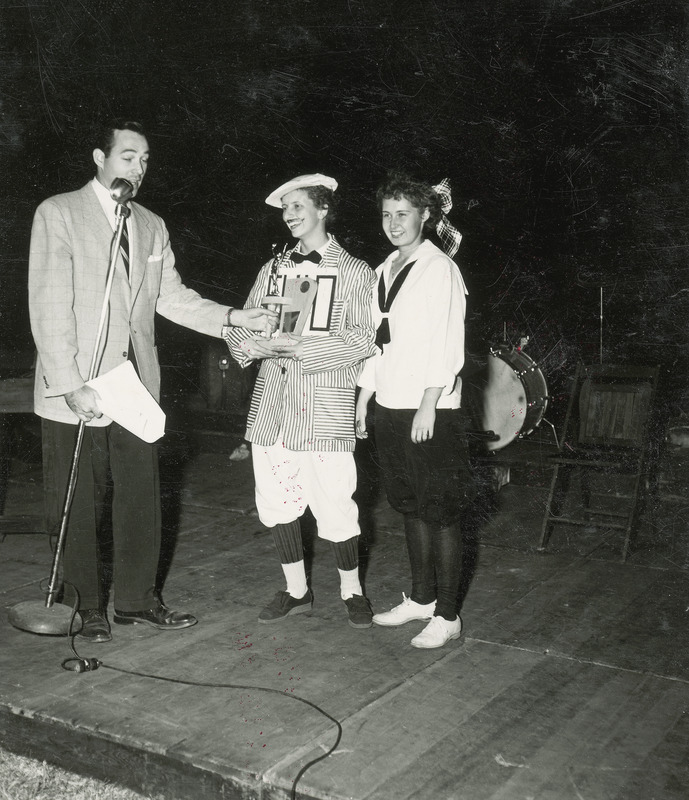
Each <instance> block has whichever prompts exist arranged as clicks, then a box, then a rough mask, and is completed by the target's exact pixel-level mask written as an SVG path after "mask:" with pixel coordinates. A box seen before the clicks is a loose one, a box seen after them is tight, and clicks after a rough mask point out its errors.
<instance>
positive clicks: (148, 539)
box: [29, 121, 268, 642]
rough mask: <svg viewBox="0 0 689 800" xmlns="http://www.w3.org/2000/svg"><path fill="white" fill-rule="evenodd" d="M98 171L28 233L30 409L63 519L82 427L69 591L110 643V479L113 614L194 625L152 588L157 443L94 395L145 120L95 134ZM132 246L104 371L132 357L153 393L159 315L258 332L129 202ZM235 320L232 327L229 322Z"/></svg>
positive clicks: (123, 261) (51, 499)
mask: <svg viewBox="0 0 689 800" xmlns="http://www.w3.org/2000/svg"><path fill="white" fill-rule="evenodd" d="M95 144H96V149H94V151H93V159H94V162H95V165H96V177H95V178H94V179H93V180H92V181H91V182H90V183H88V184H87V185H86V186H84V187H83V188H81V189H79V190H78V191H75V192H69V193H66V194H60V195H57V196H55V197H51V198H49V199H48V200H45V201H44V202H43V203H42V204H41V205H40V206H39V208H38V209H37V211H36V214H35V217H34V223H33V228H32V232H31V251H30V259H29V309H30V316H31V329H32V333H33V337H34V341H35V344H36V349H37V362H36V379H35V390H34V407H35V412H36V414H37V415H38V416H40V417H41V418H42V435H43V460H44V483H45V499H46V515H47V518H48V524H49V526H50V529H51V530H55V529H56V528H57V527H58V526H59V523H60V520H61V514H62V508H63V504H64V498H65V494H66V487H67V484H68V480H69V474H70V466H71V462H72V457H73V453H74V452H75V432H76V430H77V428H76V426H77V425H78V424H79V423H80V421H81V422H84V423H85V426H86V427H85V430H84V434H85V435H84V439H83V446H82V448H81V456H80V462H79V471H78V479H77V482H76V487H75V492H74V499H73V502H72V506H71V512H70V515H69V527H68V530H67V536H66V543H65V550H64V562H63V563H64V584H65V598H66V599H67V600H74V599H76V600H77V601H78V604H79V612H80V615H81V619H82V623H83V625H82V629H81V634H80V635H81V636H82V637H83V638H85V639H87V640H88V641H91V642H103V641H108V640H109V639H111V638H112V636H111V631H110V624H109V622H108V619H107V614H106V610H105V608H104V604H105V598H106V597H107V594H106V593H104V589H103V586H102V577H103V576H102V575H101V567H102V563H101V556H100V550H101V542H100V541H99V534H100V532H101V530H100V529H101V521H102V518H103V509H104V503H103V501H104V497H105V492H106V486H107V484H108V482H109V480H110V477H111V478H112V488H113V493H112V528H113V548H114V556H113V568H114V605H115V616H114V621H115V622H117V623H121V624H134V623H145V624H148V625H151V626H153V627H155V628H158V629H161V630H174V629H177V628H184V627H188V626H189V625H193V624H194V623H195V622H196V619H195V618H194V617H193V616H191V615H190V614H186V613H181V612H175V611H171V610H169V609H168V608H167V607H166V606H165V605H164V604H163V603H162V600H161V598H160V596H159V594H158V591H157V587H156V573H157V570H158V560H159V553H160V540H161V523H160V517H161V513H160V491H159V478H158V456H157V450H156V446H155V444H149V443H147V442H144V441H142V440H141V439H139V438H137V437H136V436H135V435H134V434H132V433H130V432H129V431H127V430H125V429H124V428H123V427H121V426H119V425H118V424H117V423H115V422H112V421H111V420H109V419H107V418H106V417H104V416H103V414H102V412H101V410H100V408H99V396H98V394H97V392H95V391H94V390H93V389H92V388H91V387H89V386H86V385H85V382H86V379H87V376H88V375H89V371H90V364H91V360H92V357H93V353H94V348H95V341H96V338H97V330H98V326H99V320H100V317H101V309H102V306H103V301H104V297H105V292H106V275H107V273H108V266H109V263H110V260H111V259H110V251H111V246H112V243H113V238H114V237H113V232H114V230H115V226H116V213H115V208H116V202H115V200H114V199H113V197H112V196H111V193H110V188H111V186H112V183H113V181H114V180H115V179H116V178H123V179H125V180H127V181H129V183H130V184H131V187H132V196H136V194H137V192H138V190H139V188H140V186H141V182H142V180H143V178H144V175H145V173H146V169H147V165H148V152H149V151H148V142H147V139H146V136H145V135H144V131H143V129H142V127H141V126H140V125H139V124H138V123H134V122H125V121H115V122H113V123H112V125H110V126H106V127H105V128H104V129H103V131H102V133H101V136H100V140H99V141H98V142H97V143H95ZM126 234H127V235H126V241H127V249H128V253H124V254H120V253H118V259H117V261H116V268H115V271H114V277H113V282H112V290H111V294H110V301H109V307H108V315H107V319H106V324H105V331H104V335H103V337H102V342H101V347H100V352H99V353H98V354H97V371H96V374H97V375H102V374H104V373H106V372H108V371H110V370H112V369H113V368H115V367H117V366H118V365H121V364H123V363H124V362H126V361H127V360H129V361H131V362H132V363H133V364H134V366H135V368H136V370H137V372H138V375H139V377H140V378H141V381H142V383H143V384H144V386H145V387H146V388H147V389H148V391H149V392H150V393H151V395H153V397H154V398H155V399H156V400H157V399H158V398H159V394H160V366H159V363H158V355H157V349H156V345H155V332H154V318H155V314H156V312H157V313H159V314H162V315H163V316H164V317H167V318H168V319H170V320H173V321H174V322H177V323H179V324H180V325H184V326H186V327H188V328H191V329H193V330H196V331H199V332H201V333H205V334H207V335H209V336H215V337H218V338H219V337H221V336H222V331H223V327H224V326H226V325H230V324H231V322H232V323H234V324H238V325H242V326H244V327H247V326H248V327H249V328H254V329H262V328H263V327H264V326H265V324H266V322H267V321H268V320H267V317H266V312H265V310H261V309H248V310H238V309H234V310H233V309H228V308H227V307H226V306H221V305H218V304H217V303H214V302H212V301H210V300H206V299H204V298H202V297H201V296H200V295H198V294H197V293H196V292H195V291H193V290H192V289H189V288H187V287H186V286H184V284H183V283H182V280H181V278H180V276H179V273H178V272H177V270H176V269H175V266H174V264H175V259H174V255H173V252H172V249H171V248H170V241H169V237H168V232H167V229H166V227H165V223H164V222H163V220H162V219H161V218H160V217H159V216H157V215H156V214H153V213H152V212H150V211H148V210H147V209H145V208H144V207H143V206H141V205H139V204H138V203H131V214H130V216H129V218H128V219H127V220H126ZM230 316H232V320H231V322H230V320H229V317H230Z"/></svg>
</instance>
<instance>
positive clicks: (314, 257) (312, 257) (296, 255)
mask: <svg viewBox="0 0 689 800" xmlns="http://www.w3.org/2000/svg"><path fill="white" fill-rule="evenodd" d="M322 258H323V256H321V254H320V253H319V252H318V251H317V250H312V251H311V252H310V253H307V254H306V255H304V254H303V253H300V252H299V251H298V250H295V251H294V252H293V253H292V254H291V255H290V259H291V260H292V261H294V263H295V264H301V262H302V261H313V263H314V264H320V262H321V260H322Z"/></svg>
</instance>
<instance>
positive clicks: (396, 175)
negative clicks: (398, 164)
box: [376, 171, 442, 233]
mask: <svg viewBox="0 0 689 800" xmlns="http://www.w3.org/2000/svg"><path fill="white" fill-rule="evenodd" d="M403 197H404V198H406V199H407V200H408V201H409V202H410V203H411V204H412V205H413V206H414V208H418V209H419V211H421V212H422V213H423V211H424V209H426V208H427V209H428V219H427V220H426V221H425V222H424V224H423V229H424V233H429V232H431V231H434V230H435V228H436V225H437V224H438V222H439V221H440V217H441V214H442V206H441V202H440V197H439V196H438V193H437V192H436V191H435V189H433V187H432V186H431V185H430V184H428V183H424V182H423V181H417V180H415V179H414V178H412V177H411V176H410V175H408V174H407V173H406V172H400V171H395V172H390V173H389V174H388V175H387V177H386V178H385V180H384V181H383V183H382V184H381V185H380V186H379V187H378V191H377V192H376V200H377V202H378V210H379V211H382V210H383V200H401V199H402V198H403Z"/></svg>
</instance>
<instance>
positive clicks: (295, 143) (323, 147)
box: [0, 0, 689, 414]
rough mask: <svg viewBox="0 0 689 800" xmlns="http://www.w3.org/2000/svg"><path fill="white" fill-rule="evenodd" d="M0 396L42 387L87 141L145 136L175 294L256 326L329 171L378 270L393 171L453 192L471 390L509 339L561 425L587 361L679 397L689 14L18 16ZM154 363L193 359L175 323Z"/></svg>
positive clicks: (6, 101)
mask: <svg viewBox="0 0 689 800" xmlns="http://www.w3.org/2000/svg"><path fill="white" fill-rule="evenodd" d="M0 14H1V18H0V54H1V56H0V57H1V58H2V71H1V73H0V81H1V82H2V92H1V94H0V165H1V167H2V181H3V184H4V186H3V189H4V191H3V194H4V203H3V213H2V215H0V241H1V242H2V247H1V248H0V266H1V280H2V286H1V292H0V312H1V316H0V335H1V336H2V341H3V346H2V348H0V353H1V355H2V365H1V366H2V371H3V373H4V374H5V375H11V374H17V373H18V372H22V371H25V370H26V369H30V368H31V361H32V357H33V352H32V343H31V335H30V330H29V325H28V317H27V308H26V272H27V253H28V241H29V233H30V227H31V219H32V215H33V212H34V210H35V208H36V206H37V205H38V203H40V201H41V200H43V199H44V198H46V197H48V196H49V195H51V194H55V193H57V192H63V191H71V190H73V189H77V188H79V187H80V186H82V185H83V184H84V183H85V182H86V181H87V180H88V179H90V178H91V177H92V175H93V162H92V158H91V151H92V148H93V143H92V140H90V139H89V134H90V130H91V127H92V126H93V125H94V124H97V123H98V122H99V121H100V120H101V119H103V118H109V117H112V116H125V117H129V118H138V119H141V120H143V121H144V123H145V124H146V126H147V129H148V130H149V142H150V144H151V150H152V156H151V161H150V165H149V171H148V174H147V176H146V180H145V183H144V186H143V189H142V192H141V193H140V196H139V198H138V199H139V200H140V201H141V202H142V203H143V204H144V205H146V206H148V207H149V208H151V209H152V210H154V211H155V212H157V213H159V214H160V215H161V216H162V217H163V218H164V219H165V221H166V222H167V225H168V228H169V230H170V234H171V237H172V243H173V247H174V249H175V252H176V255H177V260H178V267H179V270H180V272H181V273H182V275H183V277H184V280H185V281H186V282H187V283H188V284H189V285H191V286H193V287H194V288H196V289H197V290H198V291H200V292H201V293H202V294H204V295H205V296H207V297H210V298H212V299H214V300H217V301H219V302H223V303H228V304H232V305H241V304H242V303H243V301H244V298H245V296H246V293H247V291H248V289H249V287H250V286H251V284H252V282H253V279H254V278H255V275H256V273H257V270H258V268H259V267H260V265H261V264H262V263H263V262H264V261H265V260H267V259H268V258H269V257H270V254H271V247H272V245H273V244H274V243H276V242H280V246H281V245H282V242H284V241H288V238H289V237H288V236H287V235H286V229H285V227H284V225H283V223H282V221H281V218H280V213H279V212H278V211H276V210H275V209H271V208H270V207H269V206H267V205H266V204H265V203H264V198H265V197H266V196H267V194H268V193H269V192H270V191H272V189H274V188H275V187H276V186H278V185H279V184H280V183H281V182H283V181H285V180H287V179H289V178H291V177H293V176H294V175H297V174H300V173H305V172H317V171H318V172H324V173H326V174H328V175H332V176H333V177H335V178H336V179H337V180H338V181H339V183H340V189H339V193H340V195H341V211H340V215H339V219H338V221H337V224H336V229H335V233H336V235H337V236H338V237H339V239H340V240H341V242H342V243H343V245H344V246H345V247H346V248H347V249H348V250H349V251H350V252H352V253H353V254H354V255H356V256H358V257H361V258H364V259H366V260H367V261H368V262H369V263H370V264H371V266H374V267H375V266H376V265H377V264H379V263H380V261H381V260H382V259H383V258H384V257H385V255H386V254H387V252H388V247H389V245H388V244H387V240H386V239H385V237H384V235H383V234H382V231H381V229H380V224H379V219H378V212H377V209H376V204H375V200H374V197H375V189H376V187H377V185H378V183H379V182H380V180H381V179H382V178H383V177H384V175H385V173H386V172H387V171H388V170H389V169H392V168H403V169H406V170H408V171H410V172H412V173H413V174H415V175H417V176H418V177H421V178H424V179H427V180H429V181H431V182H433V183H436V182H438V181H440V180H441V179H442V178H445V177H447V178H449V180H450V181H451V185H452V189H453V202H454V206H453V209H452V211H451V213H450V219H451V221H452V222H453V223H454V224H455V225H456V226H457V227H458V228H459V229H460V230H461V231H462V233H463V237H464V238H463V241H462V245H461V247H460V250H459V252H458V254H457V256H456V260H457V262H458V264H459V266H460V269H461V270H462V273H463V276H464V279H465V281H466V283H467V286H468V288H469V292H470V296H469V309H468V320H467V334H468V353H467V370H468V371H471V369H472V365H481V364H482V363H485V360H486V355H487V354H488V352H489V348H490V347H491V346H492V345H495V344H497V343H500V342H501V341H502V340H503V338H505V337H506V338H507V340H508V341H509V342H511V343H512V344H519V343H520V342H526V344H525V351H526V352H527V353H528V354H529V356H530V358H532V359H533V360H534V361H535V362H536V363H537V364H538V365H539V367H540V369H541V370H542V372H543V374H544V375H545V378H546V380H547V382H548V385H549V388H550V392H551V394H552V396H553V400H554V404H555V406H556V409H555V413H556V414H557V398H558V394H559V393H562V392H563V391H565V390H566V387H567V382H568V381H569V380H570V379H571V377H572V375H573V374H574V370H575V366H576V362H577V360H579V359H582V360H584V361H589V362H591V361H598V360H599V359H601V358H604V359H605V360H606V361H610V362H613V361H616V360H626V361H631V362H634V363H643V364H647V363H654V364H655V363H657V364H660V365H661V380H662V386H663V389H664V397H665V398H666V399H667V401H668V403H669V405H670V406H672V407H673V408H679V407H684V405H685V400H686V395H687V389H686V373H687V360H688V359H687V351H688V344H689V343H688V341H687V338H688V337H687V327H688V326H687V318H688V314H687V311H688V307H687V306H688V298H687V295H688V294H689V290H688V288H687V281H686V275H687V267H686V256H687V252H688V250H687V231H688V230H689V228H688V226H687V201H686V196H687V135H686V134H687V121H688V118H687V112H688V100H689V96H688V91H687V78H688V77H689V75H688V73H689V59H688V56H687V46H686V31H687V10H686V6H685V4H684V3H682V2H663V1H662V0H657V1H656V2H653V3H648V2H642V0H626V2H625V1H624V0H623V1H622V2H607V0H569V1H568V0H519V1H518V2H517V1H515V0H491V1H490V2H488V1H485V2H484V1H483V0H472V2H457V0H431V1H430V2H418V1H417V0H415V1H414V2H409V1H408V0H397V2H392V0H347V1H345V2H308V0H232V2H226V1H225V0H214V1H211V0H207V1H204V0H198V1H197V2H191V3H185V4H182V3H177V2H174V0H172V1H171V0H167V1H166V2H161V1H159V0H147V1H145V2H141V0H138V2H132V0H118V2H113V0H88V2H87V0H49V1H48V0H14V2H12V3H9V2H6V3H4V4H3V8H2V10H1V11H0ZM160 326H161V336H160V342H159V344H160V350H161V359H162V362H163V364H164V365H165V364H175V366H176V368H177V369H178V370H182V371H183V370H185V369H186V370H189V371H192V372H193V371H194V370H197V369H198V361H199V352H200V351H201V348H202V347H203V342H202V341H201V337H198V336H196V335H193V334H191V333H190V332H189V331H181V330H180V329H177V328H175V327H174V326H172V325H169V324H167V323H166V322H165V321H163V320H161V321H160Z"/></svg>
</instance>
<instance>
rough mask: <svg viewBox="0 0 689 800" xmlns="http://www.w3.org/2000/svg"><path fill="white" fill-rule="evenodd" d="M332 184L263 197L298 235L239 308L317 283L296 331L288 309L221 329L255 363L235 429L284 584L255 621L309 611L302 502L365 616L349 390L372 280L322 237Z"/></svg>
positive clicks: (369, 341)
mask: <svg viewBox="0 0 689 800" xmlns="http://www.w3.org/2000/svg"><path fill="white" fill-rule="evenodd" d="M336 188H337V182H336V181H335V180H334V179H332V178H329V177H327V176H325V175H320V174H316V175H301V176H299V177H297V178H294V179H293V180H291V181H289V182H287V183H286V184H283V185H282V186H280V187H279V188H278V189H276V190H275V191H274V192H272V193H271V195H270V196H269V197H268V198H267V199H266V203H268V205H271V206H274V207H275V208H280V209H282V216H283V220H284V222H285V224H286V225H287V227H288V229H289V231H290V233H291V235H292V236H293V237H294V238H295V239H296V240H297V241H296V245H295V247H294V248H292V249H291V250H285V251H284V252H283V253H282V254H280V255H276V256H275V257H274V258H273V259H271V260H270V261H269V262H267V263H266V264H264V265H263V267H262V269H261V270H260V272H259V274H258V277H257V279H256V282H255V283H254V286H253V288H252V290H251V292H250V294H249V297H248V299H247V302H246V304H245V307H252V306H254V305H257V304H258V305H260V304H261V302H262V301H264V300H265V299H266V298H267V297H268V296H271V295H272V296H276V297H277V296H283V297H284V296H286V295H289V294H290V292H292V290H294V287H295V286H296V287H297V291H298V290H303V291H307V292H308V293H309V294H313V292H314V291H315V297H314V299H313V302H312V303H310V304H309V305H308V306H307V310H306V313H305V314H303V315H302V317H301V319H300V320H299V322H300V330H299V333H298V334H297V333H294V332H292V331H290V330H289V328H290V324H291V322H293V321H294V317H295V316H296V315H294V314H290V313H289V312H288V313H285V311H283V316H282V323H281V326H280V330H279V331H276V332H274V333H272V335H271V334H270V333H269V332H267V335H266V336H264V337H261V336H257V335H255V334H253V333H252V332H251V331H249V330H243V329H241V328H236V329H227V337H226V338H227V343H228V345H229V348H230V352H231V353H232V356H233V357H234V358H235V360H236V361H237V362H238V363H239V364H240V366H242V367H245V366H247V365H248V364H249V363H251V362H252V361H255V360H260V361H261V366H260V370H259V373H258V376H257V379H256V384H255V387H254V392H253V396H252V400H251V406H250V411H249V417H248V420H247V430H246V434H245V437H246V439H247V441H249V442H250V443H251V452H252V460H253V467H254V476H255V480H256V507H257V510H258V514H259V518H260V520H261V522H262V523H263V524H264V525H266V526H267V527H268V528H270V529H271V530H272V533H273V538H274V541H275V544H276V547H277V551H278V554H279V556H280V561H281V564H282V570H283V573H284V576H285V581H286V589H285V591H279V592H277V593H276V595H275V597H274V598H273V600H272V601H271V602H270V603H269V604H268V605H267V606H266V607H265V608H264V609H263V610H262V611H261V612H260V614H259V621H260V622H263V623H272V622H277V621H279V620H282V619H285V618H286V617H288V616H291V615H293V614H299V613H303V612H306V611H309V610H310V609H311V607H312V604H313V595H312V592H311V589H310V588H309V586H308V585H307V581H306V571H305V566H304V554H303V547H302V538H301V527H300V521H299V519H300V517H301V515H302V514H303V513H304V511H305V510H306V508H307V507H310V508H311V511H312V513H313V515H314V517H315V519H316V521H317V524H318V535H319V536H320V537H321V538H323V539H326V540H328V541H329V542H331V547H332V550H333V553H334V557H335V561H336V564H337V568H338V572H339V577H340V592H341V597H342V599H343V601H344V603H345V606H346V609H347V614H348V618H349V624H350V625H352V626H353V627H355V628H369V627H371V625H372V616H373V615H372V611H371V607H370V604H369V602H368V600H367V599H366V598H365V597H364V595H363V591H362V588H361V583H360V579H359V556H358V537H359V523H358V510H357V506H356V504H355V502H354V500H353V499H352V495H353V493H354V490H355V488H356V468H355V464H354V453H353V451H354V446H355V443H356V438H355V432H354V402H355V387H356V382H357V378H358V376H359V373H360V372H361V368H362V365H363V362H364V360H365V359H366V358H367V357H369V356H370V355H372V354H373V353H374V351H375V345H374V339H375V330H374V327H373V322H372V319H371V298H372V291H373V285H374V281H375V276H374V274H373V271H372V270H371V269H370V268H369V266H368V265H367V264H366V263H365V262H364V261H360V260H359V259H356V258H354V257H353V256H351V255H349V253H347V252H346V251H345V250H344V249H343V248H342V247H341V246H340V244H339V243H338V242H337V241H336V240H335V238H333V236H332V235H330V234H329V233H328V230H327V229H328V226H329V224H330V223H331V222H332V219H333V217H334V210H335V189H336ZM302 287H303V288H302ZM277 302H279V300H278V301H276V303H277ZM286 308H288V307H286Z"/></svg>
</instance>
